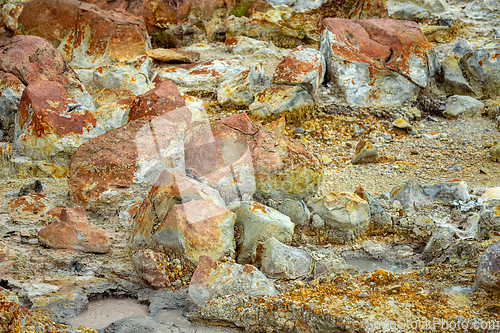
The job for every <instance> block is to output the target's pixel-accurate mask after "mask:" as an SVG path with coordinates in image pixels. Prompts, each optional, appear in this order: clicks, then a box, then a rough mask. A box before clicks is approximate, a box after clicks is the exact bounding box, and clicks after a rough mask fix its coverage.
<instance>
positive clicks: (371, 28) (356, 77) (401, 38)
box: [320, 18, 430, 106]
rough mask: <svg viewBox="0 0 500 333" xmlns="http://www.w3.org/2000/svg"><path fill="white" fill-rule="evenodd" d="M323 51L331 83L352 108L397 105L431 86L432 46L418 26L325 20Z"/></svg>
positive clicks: (391, 21)
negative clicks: (429, 62)
mask: <svg viewBox="0 0 500 333" xmlns="http://www.w3.org/2000/svg"><path fill="white" fill-rule="evenodd" d="M320 46H321V52H322V53H323V55H324V57H325V59H326V62H327V76H328V80H330V81H331V82H332V83H333V84H334V85H335V86H336V87H337V88H338V89H340V91H342V93H343V95H344V98H345V100H346V101H347V103H349V104H351V105H357V106H367V105H374V106H375V105H377V106H391V105H398V104H401V103H403V102H404V101H407V100H409V99H411V98H413V97H415V96H416V93H417V92H418V91H419V90H420V88H425V87H426V86H427V84H428V82H429V76H430V75H429V72H428V68H427V59H426V54H425V50H426V49H427V48H429V46H430V45H429V43H428V42H427V40H426V39H425V36H424V34H423V33H422V31H420V28H419V27H418V25H417V24H416V23H415V22H408V21H397V20H391V19H370V20H345V19H334V18H328V19H324V20H323V22H322V34H321V41H320Z"/></svg>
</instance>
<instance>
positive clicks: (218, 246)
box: [131, 172, 236, 263]
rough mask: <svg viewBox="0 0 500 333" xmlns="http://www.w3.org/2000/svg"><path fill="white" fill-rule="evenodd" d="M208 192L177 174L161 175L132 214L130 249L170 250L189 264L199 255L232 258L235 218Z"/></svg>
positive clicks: (194, 261) (218, 258)
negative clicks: (188, 261)
mask: <svg viewBox="0 0 500 333" xmlns="http://www.w3.org/2000/svg"><path fill="white" fill-rule="evenodd" d="M210 192H212V191H211V190H210V189H209V188H208V187H207V186H203V185H201V184H196V181H194V180H189V179H188V178H187V177H185V176H184V177H183V176H182V175H181V174H179V173H170V172H167V173H165V172H164V173H163V174H162V176H160V178H159V181H158V182H157V183H156V185H155V186H154V187H153V189H152V190H151V192H150V194H149V196H148V197H147V198H146V199H145V200H144V201H143V203H142V205H141V207H140V208H139V210H138V211H137V213H136V216H135V218H134V225H133V230H132V237H131V245H132V247H133V248H137V247H144V246H149V247H152V248H153V249H161V248H165V249H169V250H173V251H176V252H179V253H182V254H183V255H184V256H186V257H187V258H188V259H189V260H191V261H192V262H193V263H197V262H198V258H199V256H200V255H207V256H210V257H212V258H214V259H216V260H220V259H223V258H224V257H234V246H235V245H234V239H233V233H234V230H233V227H234V220H235V217H236V216H235V215H234V214H233V213H231V212H230V211H228V210H227V209H226V208H225V207H224V206H221V205H218V204H217V203H219V204H223V203H222V199H220V197H219V198H217V197H216V194H214V193H210ZM211 197H214V199H215V200H217V203H215V202H214V201H212V200H211Z"/></svg>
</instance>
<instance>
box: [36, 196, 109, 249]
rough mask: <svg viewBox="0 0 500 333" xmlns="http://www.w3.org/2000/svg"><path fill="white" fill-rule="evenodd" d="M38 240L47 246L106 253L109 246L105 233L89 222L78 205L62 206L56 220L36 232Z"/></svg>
mask: <svg viewBox="0 0 500 333" xmlns="http://www.w3.org/2000/svg"><path fill="white" fill-rule="evenodd" d="M38 241H39V242H40V243H41V244H43V245H44V246H47V247H52V248H56V249H71V250H76V251H82V252H92V253H106V252H108V251H109V248H110V246H111V243H110V242H109V239H108V237H107V236H106V235H105V233H104V232H103V231H102V230H101V229H99V228H97V227H95V226H93V225H91V224H90V223H89V221H88V220H87V216H86V215H85V210H84V209H83V208H82V207H80V206H77V207H75V208H64V209H63V210H62V211H61V215H59V219H58V220H56V221H55V222H52V223H51V224H49V225H48V226H46V227H45V228H43V229H41V230H40V231H39V232H38Z"/></svg>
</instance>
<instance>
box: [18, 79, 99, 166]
mask: <svg viewBox="0 0 500 333" xmlns="http://www.w3.org/2000/svg"><path fill="white" fill-rule="evenodd" d="M103 133H104V129H103V128H102V127H101V126H100V125H98V124H97V121H96V119H95V117H94V115H93V114H92V113H91V112H90V111H88V110H84V109H82V108H81V107H79V105H78V103H76V102H75V101H74V100H72V99H71V98H70V97H69V96H68V94H66V91H65V90H64V87H63V86H62V85H61V84H59V83H57V82H51V81H36V82H33V83H30V84H29V85H28V86H27V87H26V89H25V90H24V92H23V95H22V97H21V102H20V104H19V110H18V117H17V122H16V138H15V144H16V145H17V147H19V148H21V149H22V151H23V152H24V153H25V154H26V155H27V156H30V157H32V158H35V159H40V160H50V161H54V162H56V163H61V164H63V165H67V164H68V162H69V159H70V158H71V156H72V155H73V153H74V152H75V151H76V149H77V148H78V147H79V146H80V145H81V144H82V143H83V142H85V141H87V140H88V139H90V138H93V137H96V136H98V135H100V134H103Z"/></svg>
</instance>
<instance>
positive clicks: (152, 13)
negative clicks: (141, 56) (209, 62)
mask: <svg viewBox="0 0 500 333" xmlns="http://www.w3.org/2000/svg"><path fill="white" fill-rule="evenodd" d="M233 2H234V1H233V0H182V1H169V0H156V1H146V2H145V4H144V20H145V22H146V24H147V26H148V29H149V31H151V32H152V35H153V37H156V39H157V40H163V41H166V43H165V44H166V45H168V46H173V47H179V46H182V45H188V44H192V43H195V42H197V41H202V40H203V39H205V38H206V39H208V40H214V39H216V38H217V37H218V36H223V35H224V34H225V32H226V20H227V17H228V16H229V12H230V10H231V7H232V4H233Z"/></svg>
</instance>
